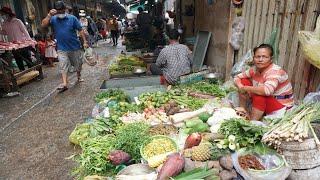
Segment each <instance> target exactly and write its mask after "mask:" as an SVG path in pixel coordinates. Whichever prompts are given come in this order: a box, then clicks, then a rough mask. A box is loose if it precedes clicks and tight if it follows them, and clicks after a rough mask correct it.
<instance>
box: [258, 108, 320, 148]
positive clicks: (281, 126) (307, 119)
mask: <svg viewBox="0 0 320 180" xmlns="http://www.w3.org/2000/svg"><path fill="white" fill-rule="evenodd" d="M319 110H320V103H310V104H301V105H299V106H298V107H296V108H294V109H293V110H291V111H289V112H287V113H286V114H285V115H284V117H283V118H282V120H281V121H279V122H278V123H277V124H275V125H274V126H273V127H272V128H271V129H270V130H269V131H268V132H267V133H265V134H264V135H263V137H262V141H263V142H264V143H266V144H268V145H269V146H274V147H275V148H276V149H279V147H280V145H281V142H290V141H298V142H303V140H304V139H305V138H308V137H309V130H310V131H311V133H312V135H313V136H314V139H315V141H316V143H317V145H318V147H320V141H319V139H318V138H317V136H316V134H315V132H314V129H313V128H312V126H311V124H310V123H311V122H312V121H315V120H317V119H319V118H320V111H319Z"/></svg>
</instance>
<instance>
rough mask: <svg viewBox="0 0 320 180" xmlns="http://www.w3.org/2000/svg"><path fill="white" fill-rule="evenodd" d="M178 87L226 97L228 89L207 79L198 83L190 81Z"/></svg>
mask: <svg viewBox="0 0 320 180" xmlns="http://www.w3.org/2000/svg"><path fill="white" fill-rule="evenodd" d="M176 88H180V89H183V90H185V91H188V92H198V93H205V94H210V95H213V96H215V97H225V96H226V95H227V91H226V90H224V89H222V88H221V87H220V86H219V85H218V84H212V83H209V82H206V81H200V82H197V83H188V84H181V85H179V86H177V87H176Z"/></svg>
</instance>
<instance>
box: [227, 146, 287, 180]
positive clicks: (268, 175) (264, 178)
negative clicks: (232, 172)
mask: <svg viewBox="0 0 320 180" xmlns="http://www.w3.org/2000/svg"><path fill="white" fill-rule="evenodd" d="M246 154H247V152H245V151H244V149H240V150H239V151H237V152H235V153H233V154H232V155H231V158H232V163H233V166H234V168H235V169H236V171H237V172H238V173H239V174H240V175H241V176H242V177H243V178H244V179H245V180H285V179H286V178H287V177H288V176H289V174H290V173H291V168H290V167H289V166H287V164H286V163H285V162H283V163H280V161H279V160H281V159H282V160H283V161H285V160H284V159H283V158H281V157H279V156H278V155H276V154H268V155H264V156H263V158H265V159H264V160H263V162H262V164H263V165H264V166H265V167H267V168H268V167H269V168H271V166H274V165H275V164H278V167H276V168H273V169H269V170H256V171H254V170H253V171H249V170H244V169H242V168H241V166H240V164H239V161H238V158H239V156H241V155H246ZM276 157H277V158H276Z"/></svg>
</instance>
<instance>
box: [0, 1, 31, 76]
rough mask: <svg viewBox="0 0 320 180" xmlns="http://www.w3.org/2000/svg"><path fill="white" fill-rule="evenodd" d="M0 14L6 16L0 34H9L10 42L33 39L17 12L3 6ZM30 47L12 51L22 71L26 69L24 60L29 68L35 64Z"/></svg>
mask: <svg viewBox="0 0 320 180" xmlns="http://www.w3.org/2000/svg"><path fill="white" fill-rule="evenodd" d="M0 14H1V15H2V16H3V17H4V23H3V26H2V31H0V34H3V35H7V36H8V40H9V41H10V42H17V41H20V42H21V41H25V40H31V38H30V35H29V33H28V30H27V28H26V26H25V25H24V24H23V22H22V21H21V20H20V19H17V18H16V15H15V13H14V12H12V10H11V9H10V8H9V7H3V8H1V9H0ZM29 48H30V47H26V48H21V49H18V50H14V51H13V52H12V53H13V56H14V59H15V60H16V63H17V65H18V68H19V69H20V71H23V70H25V68H24V65H23V61H25V62H26V63H27V65H28V67H29V68H30V67H32V65H33V63H32V59H31V54H30V51H29Z"/></svg>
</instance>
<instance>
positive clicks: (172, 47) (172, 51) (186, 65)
mask: <svg viewBox="0 0 320 180" xmlns="http://www.w3.org/2000/svg"><path fill="white" fill-rule="evenodd" d="M191 53H192V52H191V51H190V50H189V48H188V47H187V46H186V45H183V44H179V32H178V31H177V30H176V29H172V30H170V32H169V46H167V47H165V48H164V49H162V50H161V52H160V54H159V56H158V58H157V61H156V63H154V64H151V66H150V71H151V73H152V74H154V75H163V77H164V79H165V80H166V83H168V84H172V85H174V84H177V83H178V80H179V77H180V76H181V75H185V74H188V73H190V71H191V64H192V62H191Z"/></svg>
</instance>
